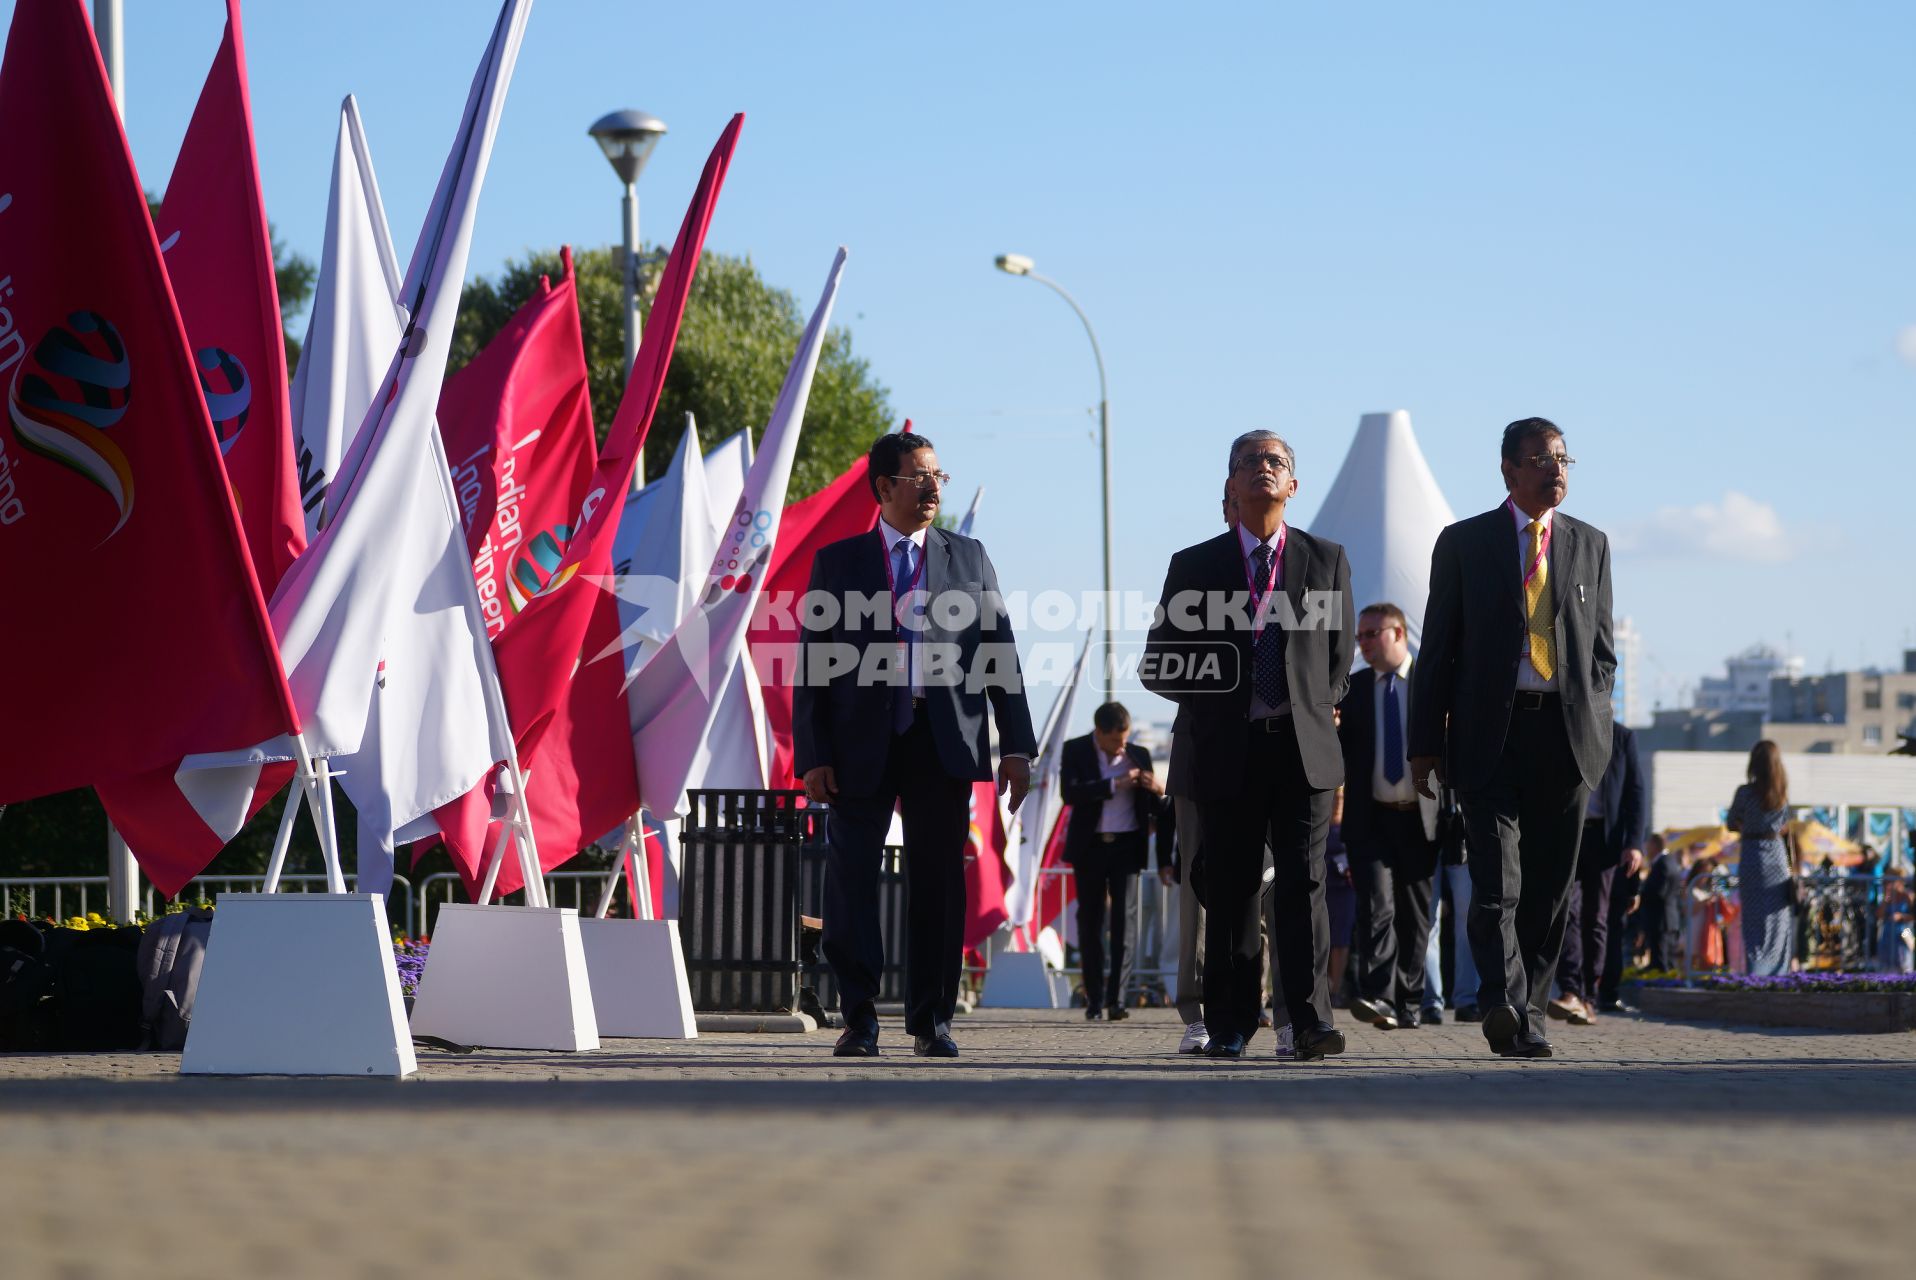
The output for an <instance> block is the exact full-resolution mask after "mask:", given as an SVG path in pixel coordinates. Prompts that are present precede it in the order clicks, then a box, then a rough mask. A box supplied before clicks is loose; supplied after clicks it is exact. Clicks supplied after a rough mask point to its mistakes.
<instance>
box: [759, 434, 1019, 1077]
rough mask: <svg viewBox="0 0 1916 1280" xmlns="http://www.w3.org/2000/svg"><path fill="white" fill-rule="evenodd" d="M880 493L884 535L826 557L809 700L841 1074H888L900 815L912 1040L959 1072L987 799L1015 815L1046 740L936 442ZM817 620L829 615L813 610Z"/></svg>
mask: <svg viewBox="0 0 1916 1280" xmlns="http://www.w3.org/2000/svg"><path fill="white" fill-rule="evenodd" d="M867 461H868V464H869V465H868V471H867V477H868V480H869V482H870V484H871V486H872V492H873V494H874V495H875V496H876V497H877V499H878V507H879V521H878V528H877V529H876V530H874V531H873V532H871V533H864V534H860V535H858V536H857V537H853V538H845V539H843V540H841V541H839V542H834V543H831V544H830V545H828V546H825V547H821V548H819V550H818V554H817V556H816V558H815V559H814V560H813V562H812V579H811V587H810V592H809V595H808V604H807V607H806V608H805V609H804V610H803V611H802V613H801V617H802V618H803V626H804V631H803V635H802V636H801V638H800V655H799V678H798V681H797V684H796V687H795V689H794V690H793V707H792V711H793V717H792V720H793V723H792V746H793V754H794V758H795V759H794V764H795V768H796V770H797V772H798V773H799V775H800V776H801V777H802V778H803V779H804V781H805V794H806V795H807V796H808V797H810V798H811V800H812V801H813V802H814V803H820V804H829V805H830V806H831V815H830V817H829V818H828V819H827V820H826V824H825V838H826V842H827V851H826V861H825V902H824V917H825V939H824V943H825V946H824V949H825V959H826V961H827V962H828V963H830V965H831V966H832V973H833V975H834V976H835V977H836V978H837V979H838V990H839V1002H840V1005H841V1007H842V1009H843V1012H844V1015H845V1033H844V1034H843V1035H841V1036H840V1037H839V1039H838V1044H837V1047H836V1048H835V1049H834V1050H833V1052H834V1053H835V1054H837V1055H838V1056H839V1057H875V1056H876V1055H877V1053H878V1015H877V1012H876V1009H875V1007H874V1003H873V1002H874V1000H875V999H876V997H877V994H878V984H879V975H880V974H881V973H882V972H883V969H884V947H883V944H882V939H881V937H880V934H879V926H878V871H879V860H880V858H881V856H882V854H883V852H884V844H885V834H886V831H887V830H888V828H889V827H890V824H891V816H892V809H893V806H894V805H896V807H897V809H898V811H899V814H900V816H901V817H902V818H903V820H904V826H905V891H906V900H907V903H908V907H907V918H906V929H907V933H908V939H909V940H908V942H907V944H906V957H905V1029H906V1030H907V1031H908V1032H910V1033H911V1035H912V1037H913V1041H912V1050H913V1052H915V1053H917V1054H919V1055H920V1056H923V1057H939V1058H955V1057H957V1056H958V1046H957V1044H956V1042H954V1041H953V1040H952V1038H951V1018H952V1015H953V1014H954V1013H955V1012H956V1010H957V1003H958V976H959V968H960V962H961V960H962V958H963V951H964V923H965V863H964V852H965V837H966V832H967V828H968V824H969V808H968V803H969V800H970V797H971V789H972V784H973V783H974V782H982V781H986V780H988V779H990V778H991V776H992V772H991V740H990V725H989V724H988V723H987V720H986V715H987V711H986V704H987V701H988V702H989V704H990V711H991V714H993V715H995V716H996V718H997V725H998V744H999V752H1000V764H999V767H998V789H999V791H1000V793H1001V794H1003V793H1005V792H1006V789H1007V788H1008V789H1009V796H1008V804H1009V807H1010V808H1011V810H1012V811H1013V812H1016V811H1017V808H1018V806H1019V805H1020V804H1021V803H1023V801H1024V795H1025V790H1026V788H1027V787H1029V786H1030V782H1031V757H1032V756H1033V755H1035V754H1036V753H1037V739H1036V736H1035V735H1034V734H1033V733H1032V729H1031V712H1030V709H1029V708H1028V707H1027V706H1026V704H1025V693H1024V678H1023V675H1022V672H1021V670H1020V667H1019V664H1018V650H1017V645H1016V642H1015V641H1014V639H1013V637H1012V633H1011V626H1010V623H1009V621H1008V620H1007V619H1006V617H1005V611H1004V604H1003V601H1002V600H1001V599H1000V597H999V593H998V577H997V574H996V573H995V572H994V571H993V569H992V567H991V560H990V558H989V557H987V556H986V555H985V549H984V548H983V547H982V546H980V545H979V544H978V543H977V542H975V541H973V540H972V539H970V538H966V537H962V536H960V535H958V534H955V533H950V532H947V531H946V530H943V529H935V528H932V527H931V525H932V520H933V518H934V517H935V516H937V514H938V506H939V496H940V494H941V492H942V491H943V489H944V487H945V484H946V483H947V482H948V481H949V480H950V478H951V477H949V476H947V475H946V474H945V473H944V472H942V471H940V470H939V469H938V455H937V454H936V453H935V452H934V451H933V450H932V445H931V441H929V440H927V439H925V438H924V437H923V436H918V435H912V434H910V433H908V432H897V433H895V434H891V435H884V436H880V437H879V438H878V441H877V443H875V444H874V445H872V448H871V454H870V456H869V458H868V459H867ZM812 605H817V606H818V607H816V608H814V607H811V606H812Z"/></svg>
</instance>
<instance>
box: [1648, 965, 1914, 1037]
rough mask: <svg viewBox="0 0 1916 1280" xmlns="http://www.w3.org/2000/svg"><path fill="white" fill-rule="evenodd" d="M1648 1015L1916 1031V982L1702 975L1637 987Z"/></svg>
mask: <svg viewBox="0 0 1916 1280" xmlns="http://www.w3.org/2000/svg"><path fill="white" fill-rule="evenodd" d="M1637 1001H1638V1003H1639V1004H1640V1005H1641V1006H1642V1008H1643V1011H1644V1012H1645V1013H1649V1014H1655V1015H1657V1016H1660V1017H1666V1018H1684V1019H1698V1020H1702V1021H1710V1022H1741V1023H1745V1024H1755V1025H1757V1026H1767V1027H1809V1028H1815V1029H1818V1030H1823V1031H1852V1032H1882V1031H1916V975H1911V974H1901V973H1786V974H1779V975H1777V976H1775V977H1760V978H1759V977H1750V976H1748V975H1745V974H1722V973H1719V974H1699V975H1697V976H1696V977H1695V978H1693V979H1692V980H1691V982H1690V984H1689V985H1688V986H1685V985H1684V984H1683V980H1682V979H1681V978H1664V977H1659V978H1649V979H1646V980H1644V981H1643V982H1642V983H1641V985H1640V986H1639V987H1638V991H1637Z"/></svg>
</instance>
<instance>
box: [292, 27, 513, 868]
mask: <svg viewBox="0 0 1916 1280" xmlns="http://www.w3.org/2000/svg"><path fill="white" fill-rule="evenodd" d="M530 8H531V0H506V4H505V6H504V7H503V8H502V9H501V10H500V14H499V20H498V23H497V25H496V26H495V28H494V30H493V35H492V41H491V43H490V44H489V45H488V47H487V50H486V56H485V58H484V60H483V61H482V62H481V64H480V67H479V71H478V73H477V75H476V76H475V77H474V80H473V86H472V92H471V94H470V96H469V98H468V100H467V103H466V111H465V115H464V117H463V118H462V120H461V121H460V126H459V131H458V134H457V136H456V138H455V140H454V143H453V147H452V150H451V153H450V154H449V155H448V156H447V159H446V167H445V169H444V171H443V172H442V174H441V175H440V179H439V188H438V191H437V193H436V194H435V195H434V197H433V202H432V206H431V209H430V211H429V213H428V214H427V217H426V223H425V226H424V227H423V228H422V230H421V232H420V237H419V243H418V246H417V247H416V248H415V249H414V251H413V258H412V265H411V267H410V269H409V270H408V272H407V276H406V281H405V284H404V285H403V287H402V289H401V293H400V298H401V303H402V305H404V306H407V307H408V309H409V312H410V316H411V322H410V326H409V327H408V328H407V330H406V331H405V333H404V335H403V337H402V338H401V339H400V341H399V343H397V344H396V345H395V346H394V348H393V349H392V351H391V352H389V353H388V357H387V360H388V363H387V368H386V370H385V376H384V378H383V379H382V380H381V382H380V384H379V389H378V391H377V392H376V393H375V396H374V398H373V401H372V404H371V406H370V407H369V409H368V410H367V413H366V415H365V418H364V420H363V422H362V424H361V426H360V427H359V429H358V431H357V433H356V434H355V437H354V439H353V440H352V442H351V443H350V445H349V446H347V448H346V450H345V456H344V458H343V459H342V462H341V465H340V467H339V470H338V473H337V475H335V476H334V477H333V479H332V481H331V484H330V487H329V489H328V492H327V496H326V501H325V503H324V511H325V517H324V519H323V520H322V521H321V526H320V529H319V531H318V533H317V535H316V536H315V537H314V539H313V541H312V543H311V544H310V545H309V546H308V548H307V550H306V553H305V554H304V555H303V556H301V557H300V558H299V559H298V560H297V561H295V562H294V564H293V566H292V568H291V569H290V570H289V571H288V573H287V575H286V577H285V579H284V580H283V581H282V582H281V584H280V587H279V590H278V591H277V592H276V593H275V594H274V597H273V602H272V615H273V626H274V630H275V631H276V632H277V633H278V635H279V639H280V653H281V655H282V657H283V658H284V660H285V663H286V669H287V683H288V684H289V685H290V686H291V687H292V689H293V691H294V701H295V704H296V705H297V706H298V708H299V712H300V720H301V723H302V725H303V726H304V731H305V733H306V735H307V738H308V742H309V744H310V746H311V748H312V750H313V751H314V753H315V754H318V755H326V756H333V757H344V758H343V759H336V760H335V762H334V763H335V766H336V767H337V768H338V769H339V771H340V773H341V775H342V776H341V779H340V781H341V784H342V785H343V786H344V787H345V788H346V792H347V794H348V795H350V796H351V797H352V799H353V803H354V805H355V806H356V807H357V808H358V809H359V812H360V840H361V853H360V857H361V865H362V874H361V877H360V885H359V887H360V888H361V890H362V891H365V890H373V889H376V888H377V882H378V881H379V880H380V879H381V878H382V877H381V876H380V875H379V874H378V866H377V861H376V858H374V859H372V860H370V861H369V855H371V854H373V850H370V849H368V848H367V847H366V846H367V844H368V842H371V843H372V844H373V845H374V846H375V848H376V849H377V850H379V851H381V852H384V853H385V854H386V858H385V866H384V878H386V879H389V878H390V874H391V871H390V850H391V849H392V846H393V842H394V841H395V840H404V839H412V838H415V837H416V836H417V835H420V834H425V833H426V832H427V831H428V830H433V829H436V828H433V827H431V819H430V816H429V815H430V814H431V811H432V810H433V809H435V808H437V807H438V806H440V805H443V804H445V803H447V802H448V801H451V800H454V799H456V798H458V797H459V796H461V795H464V794H465V793H466V792H468V791H470V790H471V789H472V788H473V787H474V786H477V785H478V784H479V783H480V782H481V781H482V780H483V779H484V777H485V775H486V773H487V772H488V771H489V770H490V769H491V767H492V765H493V764H494V762H495V761H498V760H503V759H505V758H506V756H507V752H508V750H509V742H508V734H509V730H508V727H507V725H506V723H505V719H504V715H503V704H502V702H501V700H500V699H499V697H498V693H497V684H498V677H497V674H496V672H494V671H493V669H492V649H491V646H490V645H489V644H488V642H487V639H486V629H485V624H484V620H483V618H482V617H481V616H480V614H479V611H478V609H477V607H476V605H477V601H476V599H475V597H474V587H473V580H472V565H471V561H470V559H469V558H468V556H467V554H466V540H465V534H464V532H463V530H462V528H461V526H460V521H459V508H458V502H457V500H456V498H455V496H454V494H453V492H452V482H451V477H450V471H449V468H448V467H447V464H446V457H445V451H444V448H443V446H442V445H441V444H440V441H439V432H438V428H437V425H436V423H435V418H434V415H435V411H436V409H437V407H438V403H439V392H440V387H441V384H442V383H443V382H444V379H445V372H446V360H447V356H448V354H449V352H450V350H451V345H452V332H453V321H454V318H455V317H456V316H457V314H458V310H459V296H460V290H461V288H462V287H463V285H464V282H465V275H466V259H467V256H468V253H469V251H470V248H471V243H472V227H473V220H474V216H475V212H476V209H477V205H478V200H479V191H480V188H481V186H482V185H483V183H484V181H485V174H486V167H487V163H488V161H489V159H490V156H491V151H492V143H493V138H494V136H495V135H496V133H497V130H498V124H499V115H500V112H501V111H502V109H503V108H504V105H505V95H506V86H507V84H508V83H509V82H510V80H511V76H512V68H513V64H514V62H515V60H516V59H517V57H518V52H519V45H520V42H521V40H522V39H523V37H524V33H525V23H526V15H527V13H528V12H529V10H530ZM375 225H376V224H375ZM385 287H386V286H385V285H384V284H383V283H382V284H381V285H380V288H381V289H382V290H384V288H385ZM388 296H389V295H388ZM376 305H377V303H376V300H372V299H367V300H360V301H355V302H353V303H352V304H351V307H352V309H353V311H354V312H355V313H357V314H370V313H372V312H373V311H374V310H375V309H376ZM488 686H490V687H488ZM409 826H411V827H413V829H412V830H407V828H408V827H409ZM368 872H372V874H370V875H369V874H367V873H368Z"/></svg>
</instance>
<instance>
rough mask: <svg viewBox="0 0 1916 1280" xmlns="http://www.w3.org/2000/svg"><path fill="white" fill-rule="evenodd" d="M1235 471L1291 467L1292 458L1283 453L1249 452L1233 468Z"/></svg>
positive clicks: (1282, 469) (1288, 468)
mask: <svg viewBox="0 0 1916 1280" xmlns="http://www.w3.org/2000/svg"><path fill="white" fill-rule="evenodd" d="M1231 469H1232V470H1233V471H1269V472H1271V473H1272V474H1276V473H1277V472H1279V471H1288V470H1290V469H1291V460H1290V459H1289V458H1287V457H1285V456H1284V455H1283V454H1281V453H1247V454H1245V455H1244V456H1243V457H1241V458H1239V459H1238V460H1237V462H1236V463H1235V464H1234V465H1233V466H1232V468H1231Z"/></svg>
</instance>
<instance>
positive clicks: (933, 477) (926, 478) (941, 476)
mask: <svg viewBox="0 0 1916 1280" xmlns="http://www.w3.org/2000/svg"><path fill="white" fill-rule="evenodd" d="M888 479H892V480H896V481H898V483H900V484H914V485H917V486H918V487H919V488H920V489H942V488H944V487H945V486H946V485H948V484H950V483H951V472H949V471H914V472H913V473H912V474H910V475H908V476H890V477H888Z"/></svg>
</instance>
